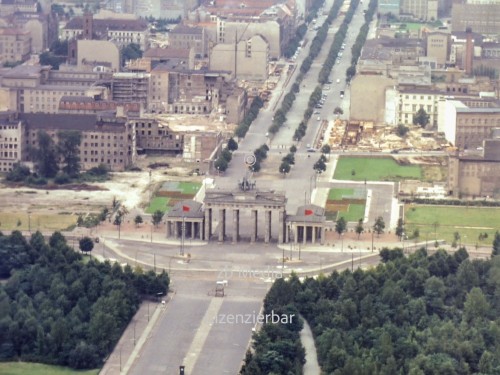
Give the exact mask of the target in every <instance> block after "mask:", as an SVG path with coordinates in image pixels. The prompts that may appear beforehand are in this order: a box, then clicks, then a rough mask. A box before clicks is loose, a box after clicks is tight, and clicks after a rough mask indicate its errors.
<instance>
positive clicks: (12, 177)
mask: <svg viewBox="0 0 500 375" xmlns="http://www.w3.org/2000/svg"><path fill="white" fill-rule="evenodd" d="M29 175H30V169H29V168H28V167H26V166H24V165H22V164H21V163H15V164H14V165H13V166H12V170H10V171H9V172H8V173H7V175H6V176H5V179H6V180H7V181H12V182H20V181H24V180H25V178H26V177H28V176H29Z"/></svg>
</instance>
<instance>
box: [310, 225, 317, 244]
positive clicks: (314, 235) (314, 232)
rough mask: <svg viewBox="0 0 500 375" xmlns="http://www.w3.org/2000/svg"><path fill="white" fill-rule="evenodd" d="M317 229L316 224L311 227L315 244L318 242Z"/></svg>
mask: <svg viewBox="0 0 500 375" xmlns="http://www.w3.org/2000/svg"><path fill="white" fill-rule="evenodd" d="M316 229H317V228H316V227H315V226H312V227H311V230H312V237H311V239H312V243H313V245H314V244H315V243H316Z"/></svg>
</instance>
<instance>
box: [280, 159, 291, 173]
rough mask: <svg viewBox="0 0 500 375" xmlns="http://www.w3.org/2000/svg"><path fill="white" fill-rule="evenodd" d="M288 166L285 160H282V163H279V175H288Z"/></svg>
mask: <svg viewBox="0 0 500 375" xmlns="http://www.w3.org/2000/svg"><path fill="white" fill-rule="evenodd" d="M290 169H291V167H290V164H289V163H287V162H286V161H285V160H283V162H282V163H281V165H280V170H279V171H280V173H282V174H283V175H284V176H285V175H286V174H287V173H290Z"/></svg>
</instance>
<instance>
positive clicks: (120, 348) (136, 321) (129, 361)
mask: <svg viewBox="0 0 500 375" xmlns="http://www.w3.org/2000/svg"><path fill="white" fill-rule="evenodd" d="M168 297H169V296H168ZM165 306H166V305H164V304H161V303H156V302H150V301H146V302H143V303H142V304H141V305H140V306H139V310H137V313H136V314H135V315H134V317H133V318H132V320H131V321H130V323H129V325H128V326H127V328H126V329H125V331H124V332H123V334H122V336H121V338H120V340H119V341H118V343H117V344H116V346H115V348H114V350H113V352H112V353H111V354H110V356H109V357H108V359H107V360H106V362H105V364H104V366H103V368H102V369H101V371H100V372H99V375H123V374H127V373H128V371H129V370H130V368H131V367H132V365H133V364H134V361H135V359H136V358H137V357H138V356H140V352H141V350H142V347H143V345H144V344H145V343H146V341H147V340H148V338H149V337H150V334H151V331H152V330H153V328H154V326H155V323H156V322H157V320H158V318H159V317H160V316H161V314H162V312H163V311H164V310H165Z"/></svg>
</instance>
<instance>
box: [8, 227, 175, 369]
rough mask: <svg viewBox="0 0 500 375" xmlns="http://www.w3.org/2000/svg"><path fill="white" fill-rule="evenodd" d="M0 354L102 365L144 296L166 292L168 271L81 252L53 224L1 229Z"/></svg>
mask: <svg viewBox="0 0 500 375" xmlns="http://www.w3.org/2000/svg"><path fill="white" fill-rule="evenodd" d="M0 277H1V278H4V279H5V278H7V279H6V280H5V281H6V282H5V283H0V360H10V361H15V360H23V361H34V362H44V363H50V364H58V365H64V366H70V367H73V368H76V369H80V368H96V367H100V366H102V361H103V359H104V358H105V357H106V356H108V355H109V353H110V351H111V350H112V348H113V347H114V346H115V344H116V342H117V341H118V339H119V337H120V335H121V333H122V331H123V330H124V328H125V327H126V325H127V324H128V322H129V321H130V319H131V318H132V316H133V315H134V313H135V312H136V310H137V308H138V306H139V302H140V300H141V297H142V296H146V295H151V296H155V295H156V294H157V293H158V292H161V293H165V292H166V291H167V289H168V285H169V279H168V276H167V274H166V273H162V274H160V275H156V274H155V273H154V272H153V271H148V272H142V271H137V272H134V271H133V270H132V268H131V267H130V266H125V267H124V268H122V267H121V266H120V265H118V264H116V263H115V264H113V265H112V264H110V263H109V262H105V263H100V262H98V261H96V260H94V259H91V260H90V261H89V262H88V263H84V262H82V257H81V255H80V254H79V253H77V252H75V251H74V250H73V249H72V248H71V247H70V246H68V245H67V243H66V239H65V238H64V237H63V236H62V235H61V234H60V233H58V232H56V233H54V234H53V235H52V236H51V237H50V239H49V241H48V242H46V241H45V239H44V237H43V236H42V235H41V234H40V233H39V232H37V233H35V234H33V235H32V236H31V238H30V239H29V240H27V239H26V238H24V237H23V236H22V234H21V233H20V232H13V233H12V234H11V235H9V236H0Z"/></svg>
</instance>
